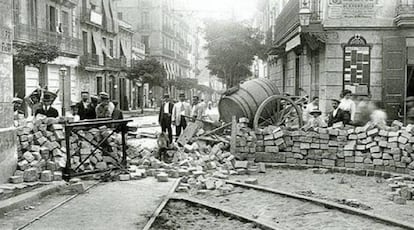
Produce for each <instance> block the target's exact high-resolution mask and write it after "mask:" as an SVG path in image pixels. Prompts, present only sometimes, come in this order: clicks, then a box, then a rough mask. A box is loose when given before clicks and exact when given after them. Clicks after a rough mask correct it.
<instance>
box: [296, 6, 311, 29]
mask: <svg viewBox="0 0 414 230" xmlns="http://www.w3.org/2000/svg"><path fill="white" fill-rule="evenodd" d="M311 15H312V12H311V10H310V5H309V2H308V0H302V4H301V7H300V10H299V23H300V25H301V26H309V24H310V18H311Z"/></svg>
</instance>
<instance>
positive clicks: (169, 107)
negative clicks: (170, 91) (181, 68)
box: [158, 94, 174, 144]
mask: <svg viewBox="0 0 414 230" xmlns="http://www.w3.org/2000/svg"><path fill="white" fill-rule="evenodd" d="M173 108H174V104H173V103H171V101H170V96H169V95H167V94H166V95H164V99H163V103H162V105H161V106H160V113H159V116H158V122H159V123H160V125H161V132H164V133H165V132H168V138H169V140H168V141H169V143H170V144H171V141H172V128H171V117H172V111H173Z"/></svg>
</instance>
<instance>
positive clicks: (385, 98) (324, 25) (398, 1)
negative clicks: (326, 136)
mask: <svg viewBox="0 0 414 230" xmlns="http://www.w3.org/2000/svg"><path fill="white" fill-rule="evenodd" d="M413 5H414V2H413V1H411V0H393V1H389V0H368V1H367V0H352V1H351V0H290V1H286V2H283V1H282V2H281V4H280V5H279V6H280V10H278V11H276V12H277V14H276V15H275V16H276V17H275V28H274V30H275V31H276V32H277V33H275V35H274V38H273V47H272V50H271V53H270V54H271V55H270V58H269V60H268V61H269V63H270V66H269V77H270V78H271V79H273V80H275V81H276V82H277V83H278V85H279V86H280V89H281V90H282V91H284V92H287V93H290V94H292V95H309V96H310V97H313V96H319V97H320V99H321V104H320V105H321V106H320V107H321V110H322V111H323V112H328V111H330V110H331V108H330V102H329V99H332V98H336V99H338V98H339V97H340V95H339V94H340V92H341V91H342V90H343V89H350V90H351V91H352V92H353V93H355V94H369V95H371V96H372V100H374V101H377V102H380V104H382V107H383V108H384V109H385V110H386V112H387V114H388V118H389V119H390V120H393V119H403V118H402V117H401V114H403V113H401V111H403V110H404V107H405V104H404V101H405V98H406V97H407V96H412V95H413V94H414V90H413V87H414V81H413V80H412V79H413V78H412V75H413V71H412V69H413V64H414V62H413V58H412V56H413V55H414V49H413V46H414V43H413V41H414V21H413V20H412V17H413V16H414V8H413ZM300 12H302V13H301V14H300ZM303 12H309V13H305V14H304V13H303Z"/></svg>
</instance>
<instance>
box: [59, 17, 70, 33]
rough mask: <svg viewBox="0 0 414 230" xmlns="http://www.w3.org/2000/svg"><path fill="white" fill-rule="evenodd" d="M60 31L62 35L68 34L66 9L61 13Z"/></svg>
mask: <svg viewBox="0 0 414 230" xmlns="http://www.w3.org/2000/svg"><path fill="white" fill-rule="evenodd" d="M59 29H60V31H59V32H61V33H63V34H64V35H69V13H68V12H66V11H62V15H61V25H60V26H59Z"/></svg>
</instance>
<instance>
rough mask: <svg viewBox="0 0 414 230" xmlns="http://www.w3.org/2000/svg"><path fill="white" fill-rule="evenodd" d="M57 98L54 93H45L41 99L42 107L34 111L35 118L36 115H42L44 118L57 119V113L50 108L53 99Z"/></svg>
mask: <svg viewBox="0 0 414 230" xmlns="http://www.w3.org/2000/svg"><path fill="white" fill-rule="evenodd" d="M56 97H57V95H56V94H55V93H52V92H50V91H45V92H44V93H43V99H42V102H43V103H42V104H43V105H42V107H40V108H38V109H37V110H36V111H35V116H36V115H37V114H43V115H45V116H46V117H54V118H56V117H58V116H59V113H58V111H57V110H56V109H55V108H53V107H52V104H53V101H54V100H55V98H56Z"/></svg>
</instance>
